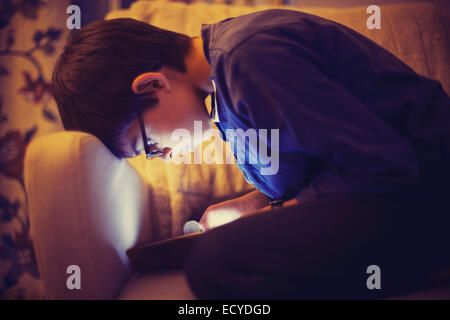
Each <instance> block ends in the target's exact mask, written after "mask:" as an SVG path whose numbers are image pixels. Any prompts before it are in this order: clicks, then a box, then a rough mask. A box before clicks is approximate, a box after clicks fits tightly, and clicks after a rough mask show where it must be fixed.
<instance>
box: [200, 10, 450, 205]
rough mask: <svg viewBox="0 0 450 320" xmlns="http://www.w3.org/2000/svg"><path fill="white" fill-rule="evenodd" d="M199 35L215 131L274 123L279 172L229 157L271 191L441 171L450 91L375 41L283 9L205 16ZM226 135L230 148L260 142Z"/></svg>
mask: <svg viewBox="0 0 450 320" xmlns="http://www.w3.org/2000/svg"><path fill="white" fill-rule="evenodd" d="M201 36H202V39H203V44H204V53H205V56H206V58H207V60H208V62H209V64H210V66H211V69H212V72H211V79H213V80H214V81H215V83H216V85H217V110H216V111H217V113H218V116H219V120H220V122H219V123H218V124H217V126H218V128H219V129H220V130H221V131H222V132H223V138H224V139H227V136H226V134H225V133H226V130H227V129H239V128H240V129H242V130H247V129H251V128H253V129H255V130H259V129H278V130H279V168H278V171H277V173H276V174H270V175H264V174H261V168H262V167H267V166H268V165H266V164H263V163H261V162H257V163H248V161H247V163H243V164H238V165H239V167H240V169H241V171H242V172H243V173H244V175H245V177H246V179H247V181H248V182H250V183H252V184H253V185H255V187H256V188H257V189H259V190H260V191H262V192H263V193H265V194H266V195H267V196H268V197H270V198H271V199H272V200H275V199H289V198H292V197H295V196H297V195H298V194H299V193H300V192H301V193H300V199H301V198H302V197H304V198H307V197H318V196H321V195H326V194H336V193H360V192H381V193H384V192H397V191H406V190H410V189H414V188H415V187H416V186H418V185H426V184H436V183H440V182H439V181H444V180H445V181H448V179H449V177H450V175H449V169H448V168H449V165H450V156H449V154H450V99H449V97H448V95H447V94H446V93H445V92H444V91H443V89H442V86H441V84H440V83H439V82H438V81H435V80H431V79H428V78H425V77H423V76H420V75H418V74H417V73H415V72H414V71H413V70H411V69H410V68H409V67H408V66H406V65H405V64H404V63H402V62H401V61H400V60H399V59H397V58H396V57H395V56H393V55H392V54H390V53H389V52H388V51H386V50H385V49H383V48H382V47H380V46H378V45H377V44H376V43H374V42H373V41H371V40H369V39H367V38H365V37H364V36H362V35H361V34H359V33H357V32H355V31H353V30H351V29H349V28H347V27H345V26H343V25H340V24H338V23H335V22H332V21H329V20H326V19H323V18H320V17H317V16H314V15H310V14H306V13H302V12H298V11H292V10H282V9H272V10H265V11H259V12H256V13H252V14H247V15H243V16H239V17H234V18H229V19H226V20H223V21H221V22H219V23H215V24H204V25H202V28H201ZM257 132H259V131H257ZM269 132H270V131H269ZM268 136H269V137H270V133H269V134H268ZM228 140H233V139H228ZM230 142H231V144H232V150H233V152H234V154H235V155H237V154H239V152H244V153H245V154H246V155H247V156H249V155H251V154H257V152H258V150H257V149H255V147H256V146H253V145H251V144H249V143H238V142H235V143H233V141H230ZM268 145H269V147H271V141H270V139H269V141H268ZM252 148H253V150H252ZM272 151H273V150H272Z"/></svg>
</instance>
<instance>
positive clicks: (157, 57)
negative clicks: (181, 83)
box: [52, 18, 190, 158]
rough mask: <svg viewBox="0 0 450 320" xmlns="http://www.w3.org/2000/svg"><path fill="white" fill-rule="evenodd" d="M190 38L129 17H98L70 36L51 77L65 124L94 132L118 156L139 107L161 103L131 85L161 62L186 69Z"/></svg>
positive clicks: (70, 127) (122, 156)
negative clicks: (135, 91)
mask: <svg viewBox="0 0 450 320" xmlns="http://www.w3.org/2000/svg"><path fill="white" fill-rule="evenodd" d="M189 48H190V37H189V36H187V35H184V34H180V33H176V32H172V31H169V30H164V29H160V28H157V27H155V26H152V25H149V24H147V23H144V22H141V21H137V20H134V19H130V18H120V19H112V20H102V21H96V22H93V23H91V24H89V25H88V26H86V27H84V28H82V29H80V30H77V31H75V32H73V33H72V34H70V35H69V37H68V41H67V44H66V46H65V48H64V51H63V53H62V54H61V56H60V57H59V59H58V61H57V63H56V65H55V68H54V70H53V76H52V91H53V96H54V98H55V101H56V103H57V105H58V111H59V114H60V116H61V121H62V123H63V126H64V129H66V130H76V131H84V132H88V133H90V134H93V135H95V136H96V137H97V138H99V139H100V140H101V141H103V143H104V144H105V145H106V146H107V147H108V148H109V150H111V152H112V153H113V154H114V155H116V156H117V157H118V158H124V157H129V156H133V154H129V153H127V152H126V151H125V149H124V146H123V144H122V143H121V140H120V139H121V137H122V136H123V134H124V133H125V131H126V130H127V129H128V128H129V127H130V125H131V124H132V122H133V121H134V120H135V119H136V118H137V109H138V107H139V106H140V107H141V108H142V110H145V109H147V108H151V107H152V106H155V105H156V104H158V103H159V101H158V98H157V97H156V96H154V95H151V94H148V93H144V94H140V95H137V94H135V93H134V92H133V91H132V89H131V83H132V81H133V79H134V78H135V77H136V76H138V75H139V74H141V73H144V72H151V71H159V70H160V69H161V67H162V66H168V67H171V68H173V69H175V70H177V71H179V72H182V73H185V72H186V65H185V61H184V58H185V56H186V54H187V52H188V51H189Z"/></svg>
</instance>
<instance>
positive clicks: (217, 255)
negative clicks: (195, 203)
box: [53, 9, 450, 298]
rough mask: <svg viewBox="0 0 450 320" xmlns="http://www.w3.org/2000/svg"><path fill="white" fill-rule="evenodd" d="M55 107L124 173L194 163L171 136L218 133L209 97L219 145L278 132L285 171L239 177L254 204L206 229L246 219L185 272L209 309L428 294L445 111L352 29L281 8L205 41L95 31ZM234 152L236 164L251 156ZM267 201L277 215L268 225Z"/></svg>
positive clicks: (208, 29)
mask: <svg viewBox="0 0 450 320" xmlns="http://www.w3.org/2000/svg"><path fill="white" fill-rule="evenodd" d="M53 93H54V97H55V99H56V101H57V103H58V108H59V111H60V114H61V118H62V121H63V124H64V127H65V128H66V129H72V130H82V131H86V132H89V133H92V134H94V135H96V136H97V137H98V138H99V139H101V140H102V141H103V142H104V143H105V144H106V145H107V146H108V147H109V148H110V150H111V151H112V152H113V153H114V154H115V155H116V156H117V157H119V158H123V157H132V156H135V155H138V154H139V153H140V152H143V151H145V152H146V154H147V156H148V157H154V156H157V157H160V158H162V159H165V160H170V159H171V158H173V157H174V156H176V153H179V152H182V151H183V150H185V149H186V148H185V147H184V146H181V147H180V145H179V144H178V145H176V144H175V143H174V141H172V140H171V139H170V137H171V133H172V132H173V131H174V130H176V129H179V128H183V129H186V130H187V131H188V132H190V133H193V130H194V121H202V123H203V126H202V127H203V129H205V130H207V129H209V128H210V126H211V124H210V115H208V112H207V111H206V106H205V104H204V99H205V97H206V96H207V95H208V94H209V93H214V98H216V99H212V100H217V104H216V105H215V106H213V107H214V110H213V112H212V114H211V117H212V119H213V120H214V122H215V123H216V126H217V127H218V128H219V130H220V131H221V132H222V137H223V138H224V139H227V140H230V139H228V137H227V135H226V130H227V129H242V130H243V131H247V130H251V129H268V130H278V132H279V145H278V146H274V145H272V144H271V141H267V144H268V147H269V148H270V149H271V152H277V153H278V154H279V166H278V167H279V169H278V171H277V172H276V173H275V174H271V175H262V174H261V168H262V167H263V164H262V163H261V162H256V163H248V162H245V163H242V164H239V167H240V169H241V171H242V172H243V174H244V176H245V178H246V179H247V181H249V182H250V183H252V184H253V185H254V186H255V187H256V189H257V190H255V191H254V192H252V193H250V194H248V195H245V196H243V197H241V198H238V199H234V200H229V201H227V202H224V203H220V204H216V205H213V206H211V207H209V208H208V209H207V211H206V212H205V214H204V215H203V217H202V220H201V223H202V224H203V226H204V227H205V228H206V229H209V228H211V227H212V226H213V225H214V220H217V218H218V217H219V216H224V215H225V214H226V213H227V212H231V211H232V212H233V213H234V215H235V216H236V215H237V216H240V215H244V214H245V215H247V218H245V219H238V220H236V221H234V222H233V223H230V224H226V225H223V226H222V227H220V228H217V229H214V230H212V231H211V232H208V233H205V234H204V237H203V240H202V242H201V243H200V244H199V246H198V248H197V250H196V252H195V253H194V254H193V255H192V257H191V260H190V263H188V266H187V268H186V272H187V277H188V280H189V283H190V285H191V287H192V289H193V290H194V293H195V294H196V295H197V296H199V297H200V298H299V297H340V298H342V297H375V296H387V295H392V294H399V293H401V292H403V291H405V290H408V289H410V286H411V284H408V283H406V280H407V279H409V277H411V276H412V275H415V276H417V273H419V272H420V276H419V277H418V278H419V280H418V282H417V283H416V284H415V287H414V288H418V287H420V286H424V285H426V284H427V283H428V282H427V281H428V278H427V276H428V275H429V272H431V270H435V269H436V268H437V267H438V266H439V267H442V265H443V264H444V262H442V261H441V260H439V258H440V255H439V254H436V255H431V253H434V251H433V250H430V249H431V246H434V247H433V249H434V250H436V252H438V250H439V247H438V246H437V245H438V243H439V242H438V240H441V238H439V237H443V235H444V232H443V230H444V229H439V228H438V227H439V226H441V227H442V226H443V225H444V224H443V223H444V222H445V221H446V220H445V219H448V218H447V216H448V215H447V214H446V213H444V212H445V210H443V209H442V208H443V203H441V202H439V200H440V199H443V198H444V195H445V194H446V193H447V192H448V190H449V189H448V182H449V177H450V174H449V163H450V162H449V161H450V156H449V152H450V102H449V97H448V96H447V94H446V93H445V92H444V91H443V89H442V87H441V85H440V84H439V82H437V81H435V80H431V79H427V78H424V77H422V76H419V75H418V74H416V73H415V72H414V71H412V70H411V69H410V68H408V67H407V66H406V65H404V64H403V63H402V62H401V61H399V60H398V59H396V58H395V57H394V56H393V55H391V54H390V53H388V52H387V51H386V50H384V49H382V48H381V47H379V46H378V45H376V44H375V43H374V42H372V41H370V40H368V39H366V38H364V37H363V36H361V35H360V34H358V33H356V32H354V31H353V30H350V29H348V28H346V27H344V26H342V25H339V24H336V23H333V22H331V21H328V20H325V19H322V18H319V17H316V16H312V15H309V14H305V13H301V12H296V11H290V10H280V9H275V10H266V11H260V12H256V13H252V14H248V15H244V16H240V17H235V18H229V19H226V20H223V21H221V22H219V23H216V24H211V25H202V28H201V37H195V38H189V37H187V36H186V35H182V34H178V33H173V32H170V31H167V30H161V29H158V28H155V27H153V26H149V25H147V24H144V23H142V22H138V21H134V20H132V19H116V20H110V21H101V22H96V23H93V24H91V25H89V26H87V27H85V28H83V29H82V30H81V31H80V32H78V33H76V34H74V35H73V37H72V40H71V42H70V43H69V44H68V45H67V46H66V48H65V51H64V53H63V54H62V55H61V58H60V60H59V61H58V63H57V65H56V67H55V70H54V75H53ZM192 135H193V134H192ZM144 139H145V140H144ZM147 139H149V140H148V143H147ZM259 139H261V137H259ZM231 140H232V141H230V142H231V144H232V149H233V152H234V154H235V155H238V154H239V153H242V152H244V154H246V155H251V154H254V153H256V152H257V151H256V150H257V145H254V144H251V143H246V141H238V142H235V141H233V139H231ZM194 143H199V141H195V142H194ZM180 150H181V151H180ZM430 199H431V200H430ZM288 200H290V201H289V205H286V207H285V208H283V203H286V202H287V201H288ZM428 200H430V201H428ZM269 201H271V203H272V205H273V206H275V205H276V206H277V207H278V208H279V210H276V211H274V212H270V211H267V210H262V211H261V210H259V211H258V209H261V208H263V207H266V206H267V205H268V204H269ZM425 206H427V208H426V209H427V210H425ZM431 206H433V207H432V208H431ZM249 212H250V213H252V215H251V216H249V215H248V214H249ZM230 219H234V217H233V218H230ZM431 235H433V236H435V238H433V239H432V240H429V241H430V242H424V241H423V240H424V239H427V240H428V238H430V239H431ZM405 239H408V241H405ZM413 248H414V250H413ZM416 249H417V252H415V250H416ZM397 253H398V254H397ZM427 254H428V255H427ZM424 259H430V261H427V263H426V264H425V265H424V263H422V261H424ZM372 264H377V265H381V268H382V269H383V274H384V276H385V277H384V279H389V280H385V282H384V283H386V284H385V286H384V290H383V291H382V293H380V292H374V291H370V290H368V289H367V287H366V282H365V277H366V276H367V274H366V273H365V270H366V268H367V267H368V266H369V265H372ZM410 264H413V266H414V267H411V268H410V269H408V272H405V273H403V274H402V273H401V272H400V271H401V270H404V269H405V266H409V265H410ZM416 278H417V277H416ZM375 291H376V290H375Z"/></svg>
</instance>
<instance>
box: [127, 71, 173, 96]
mask: <svg viewBox="0 0 450 320" xmlns="http://www.w3.org/2000/svg"><path fill="white" fill-rule="evenodd" d="M164 87H165V88H166V89H167V90H170V83H169V80H167V78H166V76H165V75H164V74H163V73H160V72H146V73H142V74H140V75H138V76H137V77H136V78H134V80H133V83H132V84H131V90H133V92H134V93H136V94H142V93H144V92H152V91H156V90H159V89H161V88H164Z"/></svg>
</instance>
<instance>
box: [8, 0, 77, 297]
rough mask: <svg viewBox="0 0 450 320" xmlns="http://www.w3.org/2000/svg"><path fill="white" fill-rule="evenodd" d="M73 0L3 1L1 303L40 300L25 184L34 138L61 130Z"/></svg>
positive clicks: (40, 285) (41, 288)
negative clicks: (54, 82) (60, 59)
mask: <svg viewBox="0 0 450 320" xmlns="http://www.w3.org/2000/svg"><path fill="white" fill-rule="evenodd" d="M68 5H69V1H45V2H44V1H40V0H2V1H1V2H0V237H1V239H0V299H42V298H45V293H44V288H43V285H42V282H41V280H39V272H38V268H37V264H36V258H35V254H34V250H33V245H32V239H31V238H30V233H29V231H30V228H29V227H30V226H29V218H28V210H27V198H26V197H27V196H26V193H25V188H24V182H23V162H24V156H25V151H26V148H27V146H28V144H29V143H30V141H31V140H32V139H34V138H35V137H36V136H39V135H45V134H48V133H51V132H54V131H59V130H62V125H61V123H60V120H59V117H58V112H57V108H56V104H55V102H54V100H53V99H52V92H51V85H50V79H51V72H52V69H53V65H54V63H55V60H56V58H57V56H58V54H59V52H61V51H62V48H63V46H64V42H65V34H64V33H65V32H67V29H66V28H65V22H66V18H67V14H66V8H67V6H68Z"/></svg>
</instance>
